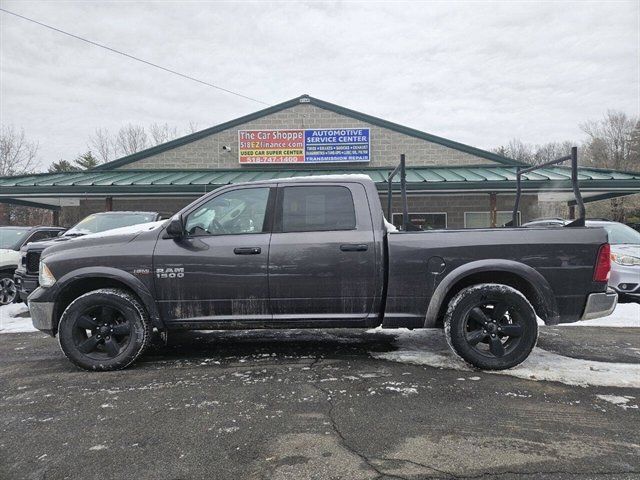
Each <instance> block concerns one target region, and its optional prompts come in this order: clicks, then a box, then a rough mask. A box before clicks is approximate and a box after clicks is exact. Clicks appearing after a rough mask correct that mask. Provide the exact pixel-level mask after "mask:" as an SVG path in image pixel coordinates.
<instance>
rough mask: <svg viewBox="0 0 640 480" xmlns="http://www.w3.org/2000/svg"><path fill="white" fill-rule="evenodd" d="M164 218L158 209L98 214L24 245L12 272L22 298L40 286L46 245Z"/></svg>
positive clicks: (24, 299) (23, 299)
mask: <svg viewBox="0 0 640 480" xmlns="http://www.w3.org/2000/svg"><path fill="white" fill-rule="evenodd" d="M160 218H161V215H160V214H159V213H157V212H103V213H94V214H92V215H89V216H88V217H86V218H84V219H83V220H81V221H80V222H78V223H77V224H75V225H74V226H73V227H71V228H70V229H69V230H67V231H66V232H64V233H63V234H62V235H60V236H58V237H57V238H55V239H52V240H49V241H47V242H39V243H38V244H27V245H24V246H23V247H22V248H21V249H20V253H18V252H16V255H17V258H16V263H17V264H18V268H17V269H15V274H13V272H12V275H13V278H14V281H15V286H16V289H17V291H18V295H19V298H20V300H22V301H25V302H26V301H27V297H28V296H29V294H30V293H31V292H33V291H34V290H35V289H36V288H38V264H39V263H40V255H41V254H42V252H43V250H44V249H45V248H47V247H50V246H51V245H55V244H57V243H59V242H64V241H67V240H71V239H72V238H76V237H81V236H83V235H87V234H90V233H99V232H104V231H107V230H111V229H114V228H119V227H125V226H129V225H136V224H140V223H147V222H154V221H157V220H160ZM60 233H62V232H60Z"/></svg>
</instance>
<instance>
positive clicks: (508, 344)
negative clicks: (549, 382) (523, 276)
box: [444, 283, 538, 370]
mask: <svg viewBox="0 0 640 480" xmlns="http://www.w3.org/2000/svg"><path fill="white" fill-rule="evenodd" d="M444 328H445V334H446V338H447V342H448V343H449V347H451V349H452V350H453V351H454V353H455V354H456V355H458V356H459V357H460V358H462V359H463V360H464V361H465V362H467V363H469V364H471V365H473V366H474V367H477V368H480V369H483V370H505V369H507V368H512V367H515V366H516V365H518V364H520V363H522V362H523V361H524V360H525V359H526V358H527V357H528V356H529V354H530V353H531V350H533V347H534V346H535V345H536V342H537V340H538V323H537V321H536V313H535V311H534V309H533V307H532V306H531V304H530V303H529V301H528V300H527V299H526V298H525V296H524V295H522V293H520V292H519V291H518V290H516V289H515V288H512V287H509V286H507V285H500V284H495V283H485V284H480V285H473V286H471V287H467V288H465V289H463V290H461V291H460V292H459V293H458V294H457V295H456V296H454V297H453V298H452V299H451V302H450V303H449V307H448V308H447V313H446V314H445V319H444Z"/></svg>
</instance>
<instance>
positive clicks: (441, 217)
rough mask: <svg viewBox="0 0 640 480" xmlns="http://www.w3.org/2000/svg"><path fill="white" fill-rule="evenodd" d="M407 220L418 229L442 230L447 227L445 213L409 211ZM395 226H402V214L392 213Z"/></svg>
mask: <svg viewBox="0 0 640 480" xmlns="http://www.w3.org/2000/svg"><path fill="white" fill-rule="evenodd" d="M409 221H410V222H411V223H413V224H414V225H415V226H416V227H418V228H419V229H420V230H444V229H446V228H447V214H446V213H445V212H435V213H409ZM392 222H393V224H394V225H395V226H396V228H401V227H402V214H401V213H394V214H393V218H392Z"/></svg>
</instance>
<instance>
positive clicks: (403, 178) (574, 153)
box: [387, 147, 586, 231]
mask: <svg viewBox="0 0 640 480" xmlns="http://www.w3.org/2000/svg"><path fill="white" fill-rule="evenodd" d="M569 160H571V186H572V188H573V195H574V196H575V197H576V204H577V205H578V211H579V216H578V218H577V219H576V220H574V221H573V222H571V223H569V224H567V225H566V226H567V227H584V224H585V223H584V222H585V217H586V213H585V208H584V202H583V200H582V195H581V194H580V186H579V185H578V148H577V147H571V154H570V155H566V156H564V157H560V158H557V159H555V160H551V161H549V162H545V163H541V164H540V165H534V166H532V167H517V169H516V201H515V204H514V206H513V213H512V216H511V221H510V222H509V223H507V224H506V225H505V227H519V226H520V222H519V219H518V208H519V207H520V197H522V175H524V174H525V173H529V172H533V171H535V170H538V169H540V168H544V167H549V166H551V165H558V164H560V163H564V162H566V161H569ZM398 174H400V195H401V197H402V230H405V231H408V230H419V229H418V227H416V226H415V225H413V224H412V223H411V222H410V221H409V206H408V203H407V174H406V168H405V154H404V153H403V154H401V155H400V164H399V165H398V166H397V167H396V168H394V169H393V171H391V172H390V173H389V176H388V177H387V219H388V220H389V221H390V222H393V218H392V208H393V205H392V195H393V189H392V183H393V179H394V178H395V176H396V175H398Z"/></svg>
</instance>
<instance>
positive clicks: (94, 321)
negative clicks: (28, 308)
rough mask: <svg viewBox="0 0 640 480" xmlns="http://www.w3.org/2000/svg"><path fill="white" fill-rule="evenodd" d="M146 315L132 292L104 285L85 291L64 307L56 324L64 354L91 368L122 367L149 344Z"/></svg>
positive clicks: (149, 336)
mask: <svg viewBox="0 0 640 480" xmlns="http://www.w3.org/2000/svg"><path fill="white" fill-rule="evenodd" d="M151 330H152V328H151V321H150V320H149V315H148V314H147V311H146V310H145V309H144V307H143V306H142V304H141V303H140V301H139V300H138V299H137V298H136V297H135V296H134V295H132V294H131V293H129V292H127V291H125V290H119V289H115V288H103V289H100V290H94V291H92V292H88V293H85V294H84V295H81V296H80V297H78V298H76V299H75V300H74V301H73V302H71V304H69V306H68V307H67V308H66V310H65V311H64V313H63V314H62V317H61V318H60V324H59V326H58V341H59V342H60V348H61V349H62V352H63V353H64V354H65V356H66V357H67V358H68V359H69V360H70V361H71V362H72V363H74V364H75V365H77V366H78V367H80V368H82V369H85V370H91V371H109V370H121V369H123V368H126V367H128V366H129V365H131V364H132V363H133V362H134V361H135V360H136V359H137V358H138V357H139V356H140V355H141V354H142V353H143V352H144V351H145V350H146V349H147V347H148V346H149V343H150V342H151V336H152V331H151Z"/></svg>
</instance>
